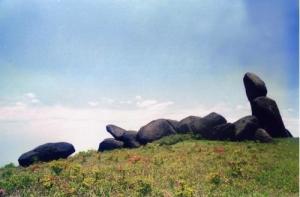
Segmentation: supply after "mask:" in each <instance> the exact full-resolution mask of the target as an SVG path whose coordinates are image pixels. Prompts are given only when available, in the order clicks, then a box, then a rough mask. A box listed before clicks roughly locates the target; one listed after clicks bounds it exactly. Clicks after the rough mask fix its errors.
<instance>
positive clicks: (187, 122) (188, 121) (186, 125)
mask: <svg viewBox="0 0 300 197" xmlns="http://www.w3.org/2000/svg"><path fill="white" fill-rule="evenodd" d="M200 120H201V118H200V117H198V116H188V117H186V118H184V119H182V120H181V121H179V123H178V126H177V132H178V133H182V134H184V133H192V132H193V131H192V124H193V122H197V121H200Z"/></svg>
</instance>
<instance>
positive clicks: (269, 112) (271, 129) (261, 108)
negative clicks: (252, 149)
mask: <svg viewBox="0 0 300 197" xmlns="http://www.w3.org/2000/svg"><path fill="white" fill-rule="evenodd" d="M252 114H253V115H254V116H256V117H257V119H258V120H259V123H260V124H261V127H262V128H264V129H265V130H266V131H267V132H268V133H269V134H270V135H271V136H272V137H275V138H276V137H291V134H290V133H289V132H288V131H287V130H286V129H285V126H284V123H283V121H282V118H281V115H280V112H279V109H278V107H277V104H276V102H275V101H274V100H272V99H270V98H268V97H264V96H263V97H257V98H256V99H254V100H253V101H252Z"/></svg>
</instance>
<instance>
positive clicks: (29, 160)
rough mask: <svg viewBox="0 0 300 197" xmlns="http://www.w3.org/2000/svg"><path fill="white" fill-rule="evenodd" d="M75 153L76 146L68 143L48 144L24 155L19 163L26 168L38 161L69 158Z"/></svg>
mask: <svg viewBox="0 0 300 197" xmlns="http://www.w3.org/2000/svg"><path fill="white" fill-rule="evenodd" d="M74 152H75V148H74V146H73V145H72V144H69V143H67V142H57V143H47V144H43V145H41V146H38V147H36V148H35V149H33V150H31V151H29V152H26V153H24V154H22V155H21V156H20V157H19V159H18V161H19V164H20V165H21V166H24V167H26V166H29V165H31V164H33V163H34V162H38V161H42V162H48V161H52V160H57V159H61V158H67V157H68V156H69V155H71V154H72V153H74Z"/></svg>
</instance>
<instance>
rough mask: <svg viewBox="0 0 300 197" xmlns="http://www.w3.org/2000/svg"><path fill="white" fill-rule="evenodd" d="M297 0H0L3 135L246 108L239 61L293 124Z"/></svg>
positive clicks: (29, 140) (61, 134)
mask: <svg viewBox="0 0 300 197" xmlns="http://www.w3.org/2000/svg"><path fill="white" fill-rule="evenodd" d="M298 12H299V10H298V2H297V1H296V0H273V1H269V0H235V1H231V2H230V3H228V1H221V0H202V1H196V0H195V1H193V0H187V1H180V0H151V1H142V0H112V1H104V0H99V1H79V0H77V1H71V0H60V1H59V0H57V1H54V0H52V1H50V0H44V1H39V0H28V1H21V0H0V142H1V143H0V144H2V145H0V146H4V145H5V146H9V148H11V149H14V150H15V152H14V154H16V155H17V154H20V153H22V151H23V152H24V149H26V148H27V149H28V148H32V147H34V146H36V145H38V144H40V143H43V142H46V141H47V140H48V141H49V140H53V141H56V140H66V141H70V142H73V143H75V145H76V146H77V147H79V149H87V148H95V146H96V147H97V145H98V143H99V142H100V141H101V139H103V138H104V137H107V134H106V133H105V132H104V126H105V124H107V123H119V124H121V126H124V127H130V128H132V129H138V128H139V127H140V126H142V124H145V123H147V122H148V121H150V120H151V119H153V118H160V116H162V117H171V118H176V119H180V118H183V117H184V116H185V115H189V114H191V113H193V114H194V115H204V114H205V113H207V112H209V111H210V110H216V111H217V112H222V113H223V114H224V115H226V116H227V118H228V119H229V120H232V121H233V120H234V119H236V118H238V116H241V115H247V114H249V113H250V110H249V106H248V103H247V99H246V96H245V92H244V87H243V84H242V77H243V74H244V73H245V72H247V71H252V72H255V73H257V74H258V75H259V76H261V77H262V78H263V79H264V80H265V82H266V84H267V86H268V90H269V96H270V97H272V98H274V99H275V100H276V101H277V103H278V105H279V108H280V110H281V113H282V115H283V117H284V119H285V122H286V125H287V127H288V128H289V129H290V130H291V131H292V133H294V134H295V135H298V122H299V117H298V109H299V105H298V101H299V91H298V89H299V68H298V54H299V50H298V33H299V30H298V29H299V26H298ZM68 121H69V124H68V123H66V122H68ZM53 130H55V131H53ZM83 133H84V134H85V135H86V136H85V137H86V138H84V139H83V137H82V134H83ZM97 134H99V136H98V138H97V137H95V135H97ZM1 136H4V137H1ZM21 136H22V138H23V136H25V137H24V138H23V139H22V141H23V143H20V140H21V139H20V137H21ZM26 136H27V137H26ZM3 144H4V145H3ZM2 150H3V148H2V147H0V151H2ZM2 154H4V153H2V152H0V155H2ZM7 154H8V153H7ZM14 154H8V155H13V156H7V158H6V160H4V161H2V162H8V161H10V160H13V161H15V157H16V155H14ZM0 164H1V160H0Z"/></svg>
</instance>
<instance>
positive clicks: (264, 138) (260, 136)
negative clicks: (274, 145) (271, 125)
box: [254, 128, 272, 143]
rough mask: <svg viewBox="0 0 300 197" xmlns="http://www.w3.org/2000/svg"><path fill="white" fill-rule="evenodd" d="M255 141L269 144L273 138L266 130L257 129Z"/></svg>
mask: <svg viewBox="0 0 300 197" xmlns="http://www.w3.org/2000/svg"><path fill="white" fill-rule="evenodd" d="M254 136H255V139H256V140H258V141H260V142H263V143H269V142H272V137H271V136H270V135H269V134H268V132H267V131H266V130H264V129H261V128H260V129H257V130H256V131H255V135H254Z"/></svg>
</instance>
